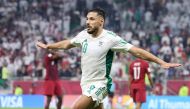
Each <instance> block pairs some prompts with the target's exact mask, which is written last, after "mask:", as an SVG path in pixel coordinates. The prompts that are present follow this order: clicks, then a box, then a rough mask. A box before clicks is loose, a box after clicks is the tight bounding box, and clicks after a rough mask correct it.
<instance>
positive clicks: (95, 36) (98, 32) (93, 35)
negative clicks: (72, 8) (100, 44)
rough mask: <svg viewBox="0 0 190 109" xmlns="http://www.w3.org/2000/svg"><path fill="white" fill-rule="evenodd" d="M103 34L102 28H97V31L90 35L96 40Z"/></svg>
mask: <svg viewBox="0 0 190 109" xmlns="http://www.w3.org/2000/svg"><path fill="white" fill-rule="evenodd" d="M102 32H103V28H99V30H98V31H97V32H95V33H94V34H92V37H94V38H97V37H99V35H100V34H101V33H102Z"/></svg>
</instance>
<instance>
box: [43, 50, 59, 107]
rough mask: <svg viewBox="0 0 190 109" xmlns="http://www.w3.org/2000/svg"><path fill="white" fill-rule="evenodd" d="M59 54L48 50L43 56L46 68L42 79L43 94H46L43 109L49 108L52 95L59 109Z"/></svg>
mask: <svg viewBox="0 0 190 109" xmlns="http://www.w3.org/2000/svg"><path fill="white" fill-rule="evenodd" d="M59 59H61V56H60V55H59V54H58V53H57V52H55V51H53V50H48V52H47V54H46V55H45V58H44V64H45V68H46V76H45V81H44V95H45V96H46V104H45V109H49V105H50V102H51V98H52V96H54V95H55V96H56V97H57V99H58V102H57V105H56V106H57V109H61V105H62V98H63V90H62V87H61V84H60V81H59V76H58V61H59Z"/></svg>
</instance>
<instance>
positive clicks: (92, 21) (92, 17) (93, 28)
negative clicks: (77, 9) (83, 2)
mask: <svg viewBox="0 0 190 109" xmlns="http://www.w3.org/2000/svg"><path fill="white" fill-rule="evenodd" d="M99 22H100V21H99V18H98V16H97V13H95V12H90V13H88V15H87V19H86V27H87V32H88V33H89V34H94V33H96V32H97V31H98V29H99V27H100V23H99Z"/></svg>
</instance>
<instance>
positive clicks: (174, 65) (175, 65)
mask: <svg viewBox="0 0 190 109" xmlns="http://www.w3.org/2000/svg"><path fill="white" fill-rule="evenodd" d="M179 66H182V65H181V64H177V63H163V64H162V65H161V67H162V68H171V67H179Z"/></svg>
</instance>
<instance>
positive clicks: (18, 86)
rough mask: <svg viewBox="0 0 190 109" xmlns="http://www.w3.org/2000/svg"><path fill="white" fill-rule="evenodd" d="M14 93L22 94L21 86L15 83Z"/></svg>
mask: <svg viewBox="0 0 190 109" xmlns="http://www.w3.org/2000/svg"><path fill="white" fill-rule="evenodd" d="M14 94H15V95H22V94H23V89H22V87H21V86H20V85H17V86H16V87H15V90H14Z"/></svg>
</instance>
